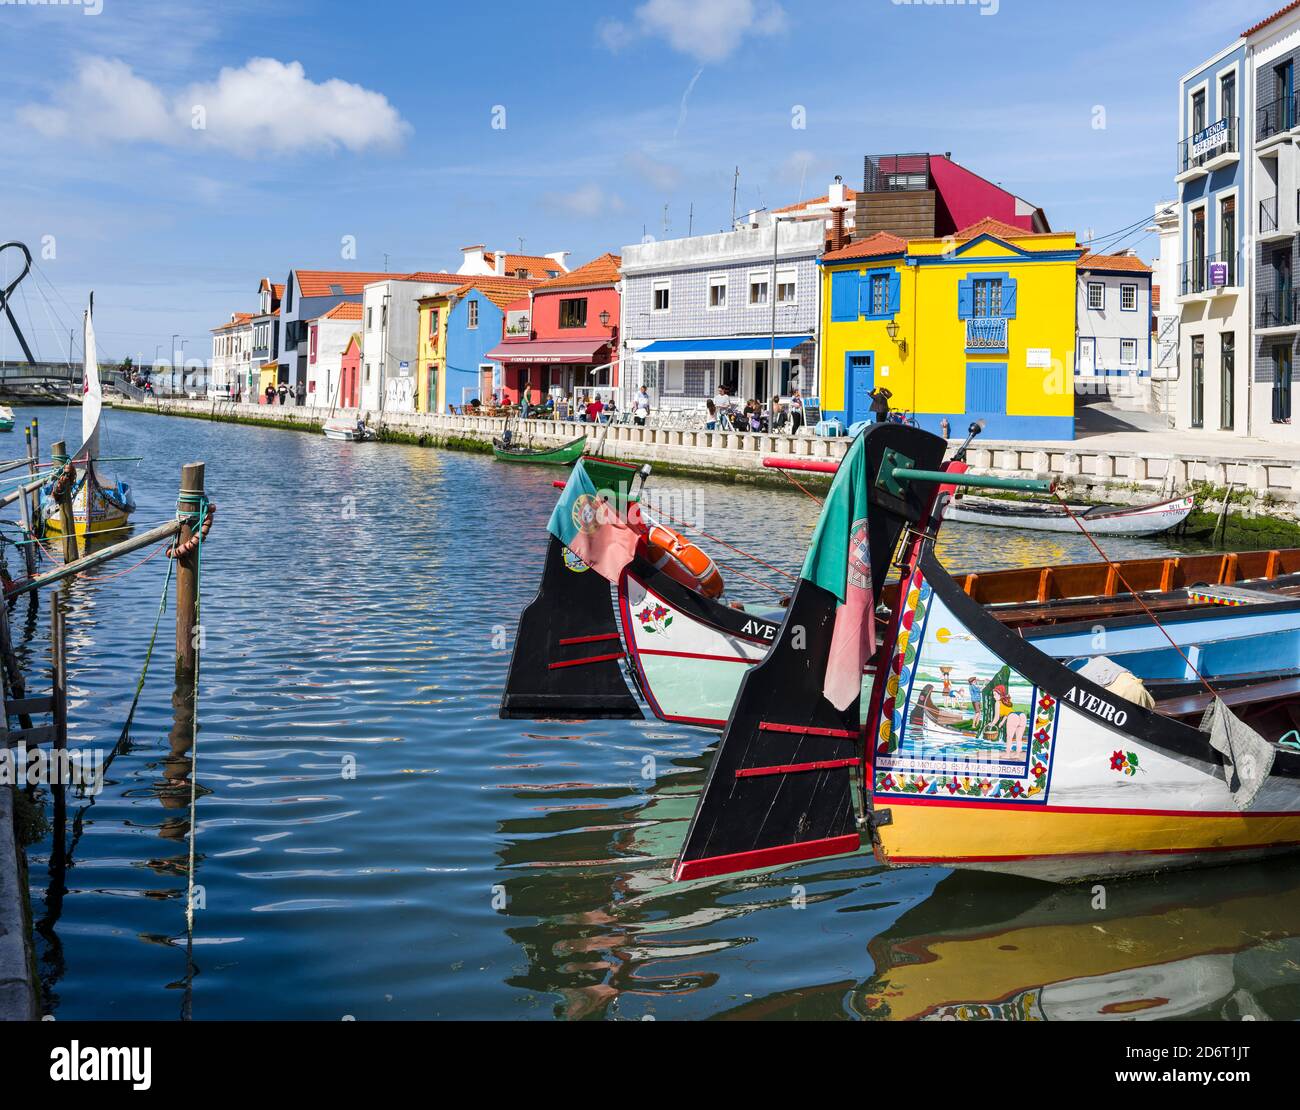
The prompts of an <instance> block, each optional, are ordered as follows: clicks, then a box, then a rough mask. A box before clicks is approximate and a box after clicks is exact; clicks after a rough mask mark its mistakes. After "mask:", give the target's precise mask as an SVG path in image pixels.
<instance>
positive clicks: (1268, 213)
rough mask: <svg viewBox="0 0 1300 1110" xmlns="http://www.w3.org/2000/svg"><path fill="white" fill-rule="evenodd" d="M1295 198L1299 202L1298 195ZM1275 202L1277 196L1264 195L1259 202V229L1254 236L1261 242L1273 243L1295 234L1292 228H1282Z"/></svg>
mask: <svg viewBox="0 0 1300 1110" xmlns="http://www.w3.org/2000/svg"><path fill="white" fill-rule="evenodd" d="M1297 200H1298V202H1300V196H1298V197H1297ZM1277 202H1278V198H1277V197H1266V198H1265V199H1264V200H1261V201H1260V202H1259V229H1258V231H1257V232H1256V234H1255V238H1256V239H1257V240H1258V241H1259V242H1261V243H1274V242H1277V241H1278V240H1280V239H1289V238H1290V237H1291V236H1292V235H1294V234H1295V230H1294V229H1286V230H1284V229H1283V228H1282V225H1281V222H1280V220H1279V219H1278V204H1277Z"/></svg>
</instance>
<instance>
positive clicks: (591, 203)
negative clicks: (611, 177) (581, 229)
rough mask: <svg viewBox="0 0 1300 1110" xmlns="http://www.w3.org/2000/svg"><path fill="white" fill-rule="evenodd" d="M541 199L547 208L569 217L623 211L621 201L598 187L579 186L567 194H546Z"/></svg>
mask: <svg viewBox="0 0 1300 1110" xmlns="http://www.w3.org/2000/svg"><path fill="white" fill-rule="evenodd" d="M543 199H544V201H545V203H546V205H547V206H548V207H549V208H554V209H556V210H557V211H559V212H564V213H567V214H568V215H570V216H598V215H600V214H601V213H602V212H621V211H622V210H623V201H622V200H621V199H620V198H619V197H616V196H614V195H613V194H612V193H607V192H606V191H605V190H604V189H602V188H601V187H600V186H599V185H581V186H579V187H578V188H576V189H574V190H573V191H572V192H569V193H547V194H546V196H545V197H544V198H543Z"/></svg>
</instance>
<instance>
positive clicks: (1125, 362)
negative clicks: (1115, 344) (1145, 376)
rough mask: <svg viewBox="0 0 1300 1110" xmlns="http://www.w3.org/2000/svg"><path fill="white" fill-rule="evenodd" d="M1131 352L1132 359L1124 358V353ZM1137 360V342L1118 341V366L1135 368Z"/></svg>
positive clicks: (1132, 340) (1128, 340)
mask: <svg viewBox="0 0 1300 1110" xmlns="http://www.w3.org/2000/svg"><path fill="white" fill-rule="evenodd" d="M1126 350H1131V351H1132V352H1133V357H1132V358H1125V357H1124V352H1125V351H1126ZM1137 360H1138V341H1137V340H1136V339H1121V340H1120V341H1119V364H1120V365H1121V366H1136V365H1137Z"/></svg>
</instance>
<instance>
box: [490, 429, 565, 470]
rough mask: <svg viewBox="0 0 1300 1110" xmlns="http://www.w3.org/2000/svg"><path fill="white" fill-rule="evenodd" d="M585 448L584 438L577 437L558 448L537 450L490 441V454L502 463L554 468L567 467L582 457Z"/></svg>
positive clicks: (499, 440)
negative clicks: (543, 464) (533, 464)
mask: <svg viewBox="0 0 1300 1110" xmlns="http://www.w3.org/2000/svg"><path fill="white" fill-rule="evenodd" d="M586 446H587V437H586V436H579V437H578V438H577V439H573V440H570V441H569V442H568V443H562V444H560V445H559V446H558V447H539V448H531V447H526V446H523V445H522V444H520V445H516V444H514V443H507V442H505V441H504V440H501V439H494V440H493V441H492V453H493V454H494V455H495V456H496V457H497V458H498V459H500V460H501V461H502V462H511V463H545V464H552V465H555V466H568V465H569V464H570V463H571V462H574V461H575V460H576V459H579V458H581V457H582V452H583V450H584V449H585V448H586Z"/></svg>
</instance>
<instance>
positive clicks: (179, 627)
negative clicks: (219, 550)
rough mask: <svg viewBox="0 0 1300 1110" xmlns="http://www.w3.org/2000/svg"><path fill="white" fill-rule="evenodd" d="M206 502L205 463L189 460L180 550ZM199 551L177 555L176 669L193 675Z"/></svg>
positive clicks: (180, 503)
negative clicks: (204, 491)
mask: <svg viewBox="0 0 1300 1110" xmlns="http://www.w3.org/2000/svg"><path fill="white" fill-rule="evenodd" d="M202 502H203V463H201V462H196V463H186V464H185V465H184V466H182V467H181V489H180V494H179V496H178V497H177V499H176V511H177V513H178V514H179V515H180V518H181V529H180V533H179V535H178V536H177V538H176V546H177V548H178V549H180V548H183V547H184V546H185V545H186V543H187V541H188V540H189V539H190V538H191V537H192V536H194V535H195V532H196V526H197V525H198V510H199V506H200V505H201V504H202ZM198 603H199V553H198V551H197V550H194V551H187V552H186V553H185V554H181V555H178V556H177V558H176V670H177V672H178V673H185V674H192V673H193V672H194V667H195V662H196V659H197V656H198V644H197V643H196V642H195V628H196V626H197V625H198Z"/></svg>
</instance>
